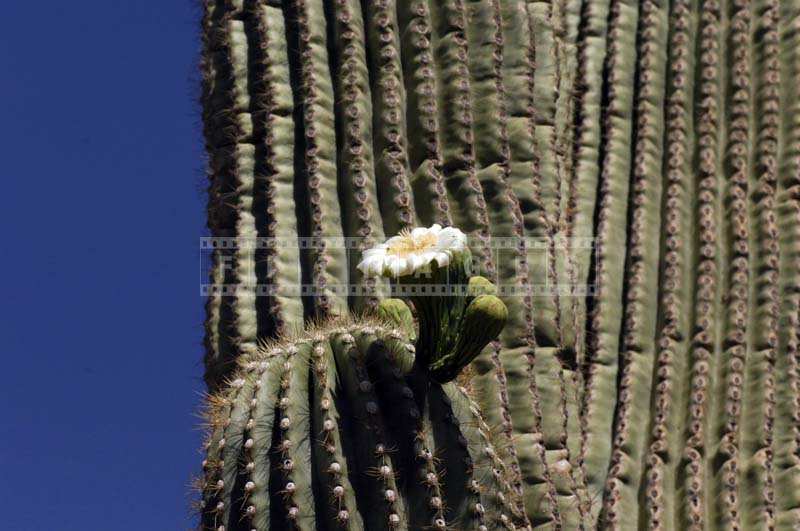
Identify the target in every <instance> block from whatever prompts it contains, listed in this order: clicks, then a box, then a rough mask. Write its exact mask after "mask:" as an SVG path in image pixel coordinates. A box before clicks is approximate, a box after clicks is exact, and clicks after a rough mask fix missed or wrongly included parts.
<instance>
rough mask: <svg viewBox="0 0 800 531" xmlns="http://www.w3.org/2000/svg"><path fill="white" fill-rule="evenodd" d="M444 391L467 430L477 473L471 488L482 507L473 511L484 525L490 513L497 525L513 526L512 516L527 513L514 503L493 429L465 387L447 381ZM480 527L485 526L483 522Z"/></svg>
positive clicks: (471, 482)
mask: <svg viewBox="0 0 800 531" xmlns="http://www.w3.org/2000/svg"><path fill="white" fill-rule="evenodd" d="M442 390H443V391H444V393H445V395H446V397H447V398H448V399H449V404H448V405H449V406H450V407H451V408H452V415H453V416H454V417H455V418H456V419H457V420H458V425H459V426H461V428H462V430H463V431H464V437H465V439H466V442H467V445H468V449H469V453H470V456H471V459H470V460H471V462H472V469H473V471H474V474H473V478H472V479H470V480H469V484H468V490H469V491H470V492H471V493H472V494H473V495H474V496H475V497H477V498H478V500H479V502H478V503H479V504H480V507H477V506H476V507H473V508H472V512H473V513H474V514H475V516H476V518H478V519H479V520H482V521H483V525H487V524H489V517H488V515H492V516H493V517H494V518H496V520H495V521H494V522H493V523H494V525H495V526H496V528H510V529H513V528H514V527H513V522H512V521H511V518H513V517H516V519H518V520H522V519H523V518H524V516H523V515H520V514H517V513H516V510H515V508H514V506H513V505H512V503H513V498H514V496H515V493H514V491H513V488H512V486H511V483H510V481H509V480H508V478H507V477H506V475H507V474H506V475H504V471H505V469H506V465H505V463H503V460H502V459H501V458H500V456H499V455H498V449H497V448H496V447H495V446H494V445H493V443H492V438H491V429H490V428H489V426H488V425H487V424H486V422H485V421H484V420H483V418H482V417H481V414H480V410H479V408H478V406H477V405H476V404H475V403H474V402H473V401H472V400H471V399H470V397H469V395H468V394H467V393H466V391H465V390H464V389H463V388H458V387H456V386H455V385H453V384H447V385H445V386H443V388H442ZM445 479H446V478H445ZM487 513H488V514H487ZM509 515H511V516H509ZM504 516H505V518H504ZM478 529H482V528H481V527H480V524H479V526H478Z"/></svg>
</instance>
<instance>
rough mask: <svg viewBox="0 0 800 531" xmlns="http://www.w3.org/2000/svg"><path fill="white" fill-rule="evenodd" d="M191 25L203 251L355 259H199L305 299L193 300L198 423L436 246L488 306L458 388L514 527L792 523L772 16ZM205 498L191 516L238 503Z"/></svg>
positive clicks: (263, 14) (785, 259)
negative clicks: (290, 346)
mask: <svg viewBox="0 0 800 531" xmlns="http://www.w3.org/2000/svg"><path fill="white" fill-rule="evenodd" d="M204 6H205V7H204V18H203V23H202V28H203V46H204V48H203V73H204V80H205V81H204V85H203V86H204V90H203V116H204V124H205V137H206V144H207V150H208V154H209V175H210V187H209V228H210V231H211V233H212V235H213V236H217V237H239V238H251V237H266V238H283V239H284V240H289V241H291V240H292V239H296V238H298V237H301V238H302V237H323V236H325V237H328V238H336V237H354V238H357V240H356V241H357V246H358V247H357V248H356V249H354V250H352V252H350V253H348V252H346V249H344V248H342V247H341V246H337V245H334V244H333V243H332V242H333V241H334V240H331V239H326V240H323V241H322V242H321V243H320V244H317V245H313V246H312V248H306V247H304V246H301V245H289V246H276V247H268V248H260V249H256V250H255V251H252V250H248V249H246V248H244V247H242V246H238V247H237V246H234V247H232V248H230V249H218V250H216V251H215V253H214V257H213V258H214V260H213V267H212V271H211V284H212V286H217V287H221V286H225V287H226V288H231V287H242V286H247V285H255V284H258V285H265V286H273V287H274V286H278V287H281V286H284V287H285V286H298V285H300V284H304V285H307V286H312V287H313V288H314V291H313V293H311V294H306V295H301V294H292V293H289V292H285V291H280V290H279V291H278V292H277V293H270V294H268V295H267V296H257V294H256V293H254V292H253V291H252V290H248V289H243V290H238V291H235V292H231V291H227V292H223V291H222V290H221V289H217V290H214V291H212V293H211V295H210V296H209V298H208V302H207V315H208V318H207V322H206V330H207V333H206V346H207V349H206V379H207V382H208V384H209V387H210V388H211V389H212V390H213V391H214V392H220V393H223V395H225V394H226V393H227V395H226V396H230V397H231V398H230V399H228V398H226V401H227V402H226V404H228V405H225V406H220V407H219V408H217V409H215V411H216V412H217V413H216V417H220V418H225V417H226V415H227V416H229V414H228V413H227V411H228V410H227V409H225V408H229V407H231V405H235V404H239V405H238V406H236V407H238V409H236V411H237V412H238V413H236V415H239V417H241V415H242V414H243V413H242V411H244V410H243V409H242V408H244V407H245V405H246V403H245V402H244V401H242V400H243V399H239V398H235V397H238V396H239V395H238V394H237V393H240V392H241V389H243V388H237V387H233V388H228V387H226V385H225V382H226V381H234V382H235V381H238V380H237V378H241V379H243V380H244V381H245V382H247V385H249V386H253V385H255V384H254V382H255V381H256V380H255V376H254V375H253V374H251V373H248V372H247V371H248V370H247V369H246V367H245V368H244V369H237V366H238V362H237V361H236V360H237V359H239V360H245V363H247V362H254V361H256V360H261V358H263V357H264V354H263V353H259V352H260V351H259V349H258V341H259V339H270V338H277V337H283V336H284V335H287V334H289V335H292V334H293V333H294V331H296V330H299V329H302V328H303V326H304V323H307V322H309V321H312V320H314V319H322V320H325V319H332V318H335V317H336V316H345V315H347V314H348V313H349V312H356V314H357V315H360V313H359V312H361V311H371V310H372V309H375V307H376V305H377V304H378V301H379V296H378V294H379V290H375V291H374V292H370V291H369V289H370V288H373V287H380V285H381V283H382V282H384V280H379V279H378V280H376V279H370V278H367V277H364V276H363V275H362V274H361V273H360V271H359V270H358V269H357V268H356V265H357V263H358V260H359V259H360V251H363V250H364V249H366V248H368V247H371V246H372V245H374V244H375V243H379V242H381V241H383V240H384V239H385V237H386V236H393V235H395V234H397V233H398V232H400V231H401V230H402V229H406V228H411V227H414V226H417V225H426V226H427V225H430V224H432V223H441V224H443V225H453V226H457V227H459V228H461V229H462V230H464V231H465V232H466V233H467V234H468V235H469V236H470V245H471V250H472V254H473V256H474V257H475V261H476V263H477V265H478V267H479V271H478V272H477V273H478V274H481V275H483V276H485V277H486V278H487V279H489V280H490V281H492V282H493V283H494V284H496V285H497V287H498V293H499V295H500V297H501V298H502V299H503V302H504V303H505V305H506V306H507V308H508V321H507V323H506V326H505V328H504V329H503V330H502V332H501V333H500V336H499V338H498V340H497V341H495V342H492V343H490V344H489V346H488V347H487V348H485V349H484V350H483V352H482V353H481V354H480V355H479V356H477V358H475V360H474V361H473V362H472V364H471V367H470V370H469V371H468V376H469V378H468V380H464V381H462V382H461V383H463V384H464V386H465V388H466V392H468V393H469V395H470V396H471V397H472V400H474V402H475V403H476V404H477V406H478V408H479V411H480V417H481V419H482V422H485V423H486V425H487V426H488V427H489V428H490V429H491V430H492V433H495V441H494V442H495V443H496V445H497V446H499V447H502V448H503V449H504V450H503V451H499V452H498V454H497V455H501V456H502V458H503V459H504V461H505V462H504V470H505V472H504V473H503V478H504V481H507V483H508V489H509V495H508V499H509V500H510V501H509V504H510V505H511V507H512V508H513V509H514V510H516V508H517V507H516V505H515V504H521V506H522V508H523V509H524V511H517V513H516V514H508V512H505V513H503V514H507V515H508V517H509V518H510V519H511V520H512V523H514V524H515V525H521V526H531V527H536V528H542V529H544V528H554V529H580V528H583V529H590V528H595V527H600V528H604V529H606V528H608V529H638V528H655V529H795V528H797V527H798V526H800V373H799V372H798V363H800V355H799V354H798V341H800V339H799V337H800V336H799V335H798V333H799V332H800V323H799V322H798V321H799V320H800V273H798V270H800V253H799V252H798V242H799V241H800V95H798V94H799V92H798V90H797V86H798V84H800V26H799V25H798V21H800V2H798V1H797V0H785V1H782V2H778V1H777V0H726V1H724V2H720V1H718V0H673V1H672V2H664V1H662V0H645V1H642V2H638V1H634V0H559V1H552V2H544V1H526V0H409V1H397V0H374V1H368V2H358V1H356V0H286V1H282V2H280V1H277V0H213V1H212V0H207V1H206V2H205V3H204ZM508 242H511V244H509V243H508ZM563 242H566V243H564V244H563V245H562V243H563ZM584 242H591V245H582V243H584ZM228 266H230V267H228ZM340 285H341V286H344V285H355V286H359V287H363V288H366V289H365V290H359V291H358V292H357V293H356V294H349V295H348V294H346V292H345V294H343V292H341V291H339V290H338V289H336V288H337V287H338V286H340ZM582 287H586V288H588V290H587V292H585V293H584V292H583V291H581V290H579V289H577V288H582ZM553 288H559V289H553ZM384 311H388V308H386V307H385V308H384ZM348 326H349V325H348ZM352 326H354V327H358V326H359V325H358V323H354V324H353V325H352ZM411 329H412V327H410V326H407V327H406V329H405V330H406V331H405V332H404V333H406V334H407V333H410V332H409V331H410V330H411ZM298 337H306V336H298ZM406 337H407V336H406ZM307 340H308V339H305V340H303V341H307ZM283 348H286V345H285V344H284V347H283ZM298 348H299V347H298ZM304 348H305V350H308V352H306V353H305V354H302V355H301V356H300V357H299V358H297V359H301V358H302V356H306V357H307V358H310V357H311V356H312V354H311V351H310V350H309V349H308V348H306V347H304ZM305 350H303V349H300V350H299V351H298V352H300V351H303V352H305ZM281 356H282V357H279V358H280V359H283V358H284V357H285V358H287V360H288V357H287V355H286V354H285V353H284V354H281ZM336 356H337V354H336V353H335V352H334V353H331V354H330V355H328V359H329V360H331V361H329V366H333V363H334V360H336V359H337V358H336ZM338 356H339V358H340V359H342V360H343V359H345V358H343V357H342V353H339V354H338ZM406 357H408V356H407V355H406ZM276 359H277V358H276ZM294 359H295V358H292V360H294ZM262 361H263V360H262ZM289 361H290V365H291V364H292V363H294V362H293V361H291V360H289ZM387 363H388V365H387V367H393V366H395V365H396V363H394V362H387ZM279 365H280V366H281V367H282V366H283V365H282V364H281V363H277V362H270V366H275V367H278V366H279ZM292 366H293V365H292ZM338 369H339V367H338V365H337V370H338ZM237 370H239V371H243V372H239V373H238V376H235V375H234V373H235V372H236V371H237ZM271 370H274V371H279V369H278V368H275V369H271ZM251 372H252V371H251ZM300 372H302V371H300ZM270 374H271V372H270ZM292 374H295V373H294V372H292ZM448 377H449V376H448ZM309 378H310V379H313V378H314V376H313V375H311V376H309ZM276 381H277V380H276ZM308 381H311V380H308ZM331 385H333V384H331ZM337 385H338V384H337ZM342 385H343V386H344V387H343V389H344V388H345V387H346V386H347V385H348V384H346V383H343V384H342ZM437 385H438V384H437ZM448 385H451V386H452V384H448ZM310 387H313V386H309V388H310ZM445 388H448V389H454V387H447V385H445V386H443V387H442V389H445ZM248 389H249V388H248ZM276 392H277V391H276ZM275 396H276V397H277V395H275ZM270 400H271V399H270ZM276 400H277V398H276ZM458 400H462V399H461V398H459V399H458ZM463 400H464V401H466V400H467V399H466V398H463ZM451 401H452V402H453V403H454V404H456V403H457V400H456V399H455V398H453V397H451ZM346 402H347V406H346V408H345V409H342V413H341V418H345V417H346V415H345V412H347V411H352V410H354V408H355V407H356V406H355V404H356V403H357V402H354V403H353V404H350V403H349V401H346ZM297 403H298V404H299V403H309V404H310V403H311V402H308V401H305V400H303V401H300V402H297ZM464 403H466V402H464ZM260 404H262V405H260V406H258V407H265V406H264V404H267V402H263V403H260ZM293 407H295V406H293ZM268 408H269V407H268V406H267V409H268ZM382 412H383V410H382ZM379 416H380V415H379ZM239 417H237V418H239ZM312 417H313V415H312ZM423 417H424V418H426V419H428V421H430V422H434V420H433V417H431V416H427V417H425V416H424V415H423ZM262 418H266V417H262ZM256 421H257V419H256ZM348 422H349V421H348ZM231 425H234V423H233V422H232V424H231ZM220 429H221V428H220ZM236 429H238V430H239V432H238V433H239V435H238V437H239V438H242V437H244V435H243V434H244V433H245V429H244V428H241V429H240V428H236ZM218 431H219V430H218ZM223 431H224V430H223ZM484 431H486V430H484ZM273 432H274V433H280V432H279V431H275V430H272V431H270V433H273ZM453 433H455V432H453ZM487 433H488V431H487ZM479 435H480V434H478V436H479ZM465 436H466V437H467V439H470V437H472V435H468V434H466V431H465ZM217 437H219V435H217ZM225 438H226V445H227V437H225ZM443 440H444V439H443ZM476 440H477V439H476ZM259 444H266V443H264V442H262V443H259ZM442 444H444V443H442ZM447 444H448V445H449V444H450V443H447ZM212 447H213V445H212ZM267 447H270V446H269V444H267ZM443 447H444V446H443ZM447 447H448V448H449V446H447ZM453 447H454V448H456V446H453ZM215 451H216V450H215ZM269 457H270V458H272V455H271V454H270V456H269ZM224 461H225V462H226V466H229V467H231V468H229V469H227V470H228V471H227V472H226V473H227V474H232V475H230V476H229V479H230V478H232V479H231V481H234V484H237V485H238V483H236V481H237V479H236V478H238V477H239V476H237V474H236V472H237V471H238V470H239V468H238V466H239V465H235V466H234V464H232V463H228V460H227V459H225V460H224ZM209 462H214V459H213V458H211V459H210V460H209ZM446 466H447V467H450V468H448V470H450V471H453V470H456V469H457V467H456V465H455V463H454V462H453V461H447V463H446ZM353 470H359V472H358V473H356V476H358V478H359V479H356V480H354V481H356V482H358V481H372V480H373V479H374V478H371V477H369V476H368V477H367V479H364V478H361V476H362V475H364V474H362V472H364V471H365V470H366V469H365V468H363V467H361V465H358V466H356V467H355V468H353ZM258 473H262V474H263V473H267V474H273V472H271V471H270V470H269V469H264V470H261V471H259V472H258ZM277 473H278V472H275V474H277ZM449 473H451V472H449ZM453 473H454V472H453ZM462 475H463V473H462ZM276 477H277V476H276ZM457 477H461V476H457ZM445 481H446V480H445ZM223 482H224V485H225V486H224V487H223V488H224V489H233V490H230V491H226V494H225V495H223V496H221V497H218V498H214V500H216V501H215V503H218V502H220V501H221V502H228V501H233V500H241V499H242V496H240V495H239V494H237V492H238V491H236V490H235V489H240V488H243V487H241V485H240V486H238V487H234V486H233V485H230V484H229V480H227V479H223ZM447 488H449V486H448V487H447ZM454 488H455V487H454ZM459 488H460V487H459ZM401 490H402V489H401ZM348 492H349V491H348ZM278 494H279V493H278V491H275V492H274V493H272V496H270V499H271V500H272V501H274V500H277V499H280V496H278ZM284 494H285V493H284ZM284 494H281V495H284ZM348 495H349V494H348ZM420 495H422V494H420ZM403 496H405V494H404V495H403ZM207 499H210V498H208V496H207ZM453 499H459V500H461V499H462V498H457V497H456V498H453ZM316 502H317V500H316V499H315V501H314V503H312V504H311V505H312V506H314V507H315V511H316V513H318V514H323V513H322V512H321V511H322V509H316V505H314V504H315V503H316ZM352 503H356V504H357V505H358V504H359V503H361V504H362V505H361V507H372V506H373V505H372V504H373V503H376V502H373V501H367V498H364V499H362V500H359V499H356V500H355V502H354V501H353V500H352V499H349V501H348V504H350V505H347V507H348V510H350V509H349V508H350V507H351V505H352ZM403 503H406V504H408V506H411V504H414V503H421V502H420V501H419V500H417V499H416V497H415V496H414V495H411V496H410V497H408V498H403ZM454 503H455V502H454ZM458 503H460V502H458ZM364 504H366V505H364ZM273 506H275V507H277V506H278V504H273V505H271V507H273ZM379 507H380V508H381V509H382V508H383V507H384V506H383V505H380V506H379ZM451 507H453V505H451ZM283 509H286V507H283ZM304 509H305V507H304ZM225 510H227V509H224V508H223V511H225ZM236 510H237V511H238V510H239V508H237V509H236ZM242 510H244V509H242ZM257 510H258V509H257ZM325 510H328V509H327V508H326V509H325ZM453 510H454V512H453V513H450V514H452V515H453V516H452V517H453V518H454V520H452V521H451V520H450V519H449V518H450V517H449V516H448V514H445V517H444V518H445V520H446V522H445V523H446V524H448V525H451V524H452V525H453V526H454V527H455V528H459V525H461V524H460V523H458V522H463V521H464V520H459V519H460V518H462V515H463V514H466V513H462V512H461V511H460V510H456V509H453ZM270 511H272V509H270ZM276 511H277V509H276ZM375 512H376V513H378V512H379V511H378V509H375ZM523 512H524V514H522V513H523ZM225 514H227V516H226V517H225V518H228V520H227V521H228V522H233V521H234V520H235V519H233V520H231V519H230V518H231V516H230V514H229V513H225ZM270 514H271V513H270ZM275 514H276V515H277V512H276V513H275ZM281 514H282V516H280V518H285V517H286V515H285V514H283V513H281ZM287 514H288V513H287ZM353 514H354V515H355V514H356V513H355V512H353ZM361 514H362V515H363V512H362V513H361ZM487 514H488V513H487ZM491 514H494V515H497V514H499V513H496V512H492V513H491ZM334 516H335V515H326V516H325V520H324V521H326V522H331V523H332V522H334V521H335V518H334ZM329 517H331V518H329ZM275 518H278V516H275ZM498 518H499V517H498ZM273 521H276V522H277V521H278V520H273ZM280 521H281V522H283V520H280ZM317 521H318V522H319V521H322V520H320V519H318V520H317ZM355 521H356V520H355V516H354V518H353V519H351V520H348V522H350V523H349V524H347V525H356V524H354V523H353V522H355ZM402 521H403V522H408V521H409V520H402ZM204 522H205V524H204V525H208V526H211V525H212V523H215V522H211V520H204ZM253 522H254V525H253V527H255V528H257V529H266V527H265V526H266V524H265V523H264V521H263V520H253ZM298 522H300V520H298ZM227 525H231V524H227ZM236 525H245V524H236ZM247 525H249V524H247ZM331 525H332V524H331ZM403 525H405V523H404V524H403ZM486 525H489V524H488V523H487V524H486ZM364 526H365V527H367V528H370V525H369V524H368V522H364ZM412 527H413V526H412Z"/></svg>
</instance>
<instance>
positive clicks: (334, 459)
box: [202, 296, 522, 531]
mask: <svg viewBox="0 0 800 531" xmlns="http://www.w3.org/2000/svg"><path fill="white" fill-rule="evenodd" d="M484 297H491V296H484ZM413 350H414V347H413V344H411V343H410V342H409V341H408V339H407V338H406V337H405V336H404V335H403V333H402V331H401V330H400V329H397V328H394V327H392V326H390V325H389V324H387V323H386V322H383V321H376V320H373V319H370V318H366V317H364V318H360V319H358V320H357V322H352V321H349V322H348V321H343V320H339V321H336V322H328V323H324V324H320V325H318V326H316V327H314V328H313V329H311V330H309V331H308V332H306V333H304V334H303V335H301V336H298V337H294V338H291V339H284V340H282V341H279V342H272V343H270V344H266V345H263V346H262V347H261V348H259V349H258V350H257V351H256V352H254V353H251V354H248V355H245V356H243V357H242V358H241V359H240V360H239V362H240V368H239V369H238V370H237V372H236V374H235V375H234V378H233V380H231V382H230V384H229V386H228V387H227V389H225V390H223V391H221V392H220V393H218V394H217V395H213V396H212V397H211V398H210V400H209V410H208V418H209V422H210V425H211V432H210V436H209V439H208V443H207V452H208V456H207V459H206V461H205V462H204V479H203V512H202V528H203V529H210V530H215V531H219V530H220V529H229V530H230V529H290V528H296V529H318V528H325V529H327V528H331V529H338V528H345V529H353V530H358V529H365V528H366V529H422V528H433V529H445V528H446V526H450V527H449V528H457V529H512V528H513V526H514V524H515V523H517V524H519V522H520V520H521V518H522V515H521V514H519V513H517V512H516V507H515V505H516V503H515V493H514V491H513V488H512V487H511V484H510V482H509V477H510V475H511V473H510V471H509V470H508V469H507V466H506V464H505V463H504V462H503V460H502V459H501V456H502V450H500V449H498V448H496V447H495V446H494V445H493V443H492V437H493V435H492V432H491V430H490V428H489V427H488V426H487V425H486V423H485V422H484V421H483V419H482V417H481V415H480V411H479V409H478V406H477V405H476V404H475V403H474V402H472V401H471V400H470V398H469V397H468V395H467V394H466V392H465V390H464V389H462V388H460V387H458V386H457V385H456V384H454V383H448V384H443V385H442V384H438V383H436V382H435V381H433V380H430V379H429V378H428V377H427V376H426V374H424V373H421V372H417V365H415V364H414V355H413Z"/></svg>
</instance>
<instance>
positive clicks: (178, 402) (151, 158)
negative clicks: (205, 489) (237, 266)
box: [0, 0, 205, 531]
mask: <svg viewBox="0 0 800 531" xmlns="http://www.w3.org/2000/svg"><path fill="white" fill-rule="evenodd" d="M198 4H199V1H193V0H168V1H163V2H144V1H133V0H127V1H126V0H113V1H109V0H81V1H78V2H55V1H53V0H44V1H39V2H25V1H18V2H7V3H6V4H4V6H3V8H4V9H3V21H4V24H3V31H2V32H0V72H2V73H1V74H0V76H2V79H0V124H2V125H0V135H2V138H0V145H2V148H0V182H2V186H3V192H2V194H1V195H0V197H2V199H0V201H2V207H0V221H1V222H2V228H3V232H2V237H3V242H2V245H3V253H2V260H0V275H1V277H0V278H2V279H4V284H3V286H2V299H0V300H2V304H0V313H2V315H0V337H1V338H2V349H1V350H0V353H2V360H3V364H2V374H3V377H2V385H0V419H2V420H0V422H2V428H0V471H2V472H0V500H2V506H3V507H4V509H5V510H4V514H3V518H2V521H3V523H2V524H0V527H2V528H3V529H4V530H9V531H33V530H48V531H66V530H82V531H92V530H104V531H123V530H137V531H138V530H142V529H148V530H155V531H160V530H182V529H189V528H191V527H192V525H193V521H192V519H191V517H190V511H189V496H190V494H189V493H190V491H189V487H188V484H189V481H190V478H191V475H192V474H193V473H195V472H196V471H197V470H198V468H199V465H198V464H199V461H200V460H201V457H200V456H199V453H198V447H199V444H200V439H201V433H200V431H199V430H198V429H197V426H198V420H197V418H196V417H195V416H194V415H195V413H196V412H197V410H198V407H199V394H200V393H201V392H202V390H203V385H202V381H201V375H202V367H201V363H200V360H201V356H202V317H203V315H202V299H201V298H200V294H199V282H200V275H199V251H198V238H199V236H200V235H201V231H202V230H203V226H204V212H203V205H204V202H205V199H204V195H203V188H204V177H203V157H202V138H201V131H200V118H199V110H198V106H197V104H196V101H197V97H196V96H197V93H198V88H197V74H196V68H195V65H196V57H197V51H198V46H199V44H198V35H197V33H198V32H197V25H198V23H197V21H198V18H199V15H200V12H199V7H198Z"/></svg>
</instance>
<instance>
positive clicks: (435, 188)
mask: <svg viewBox="0 0 800 531" xmlns="http://www.w3.org/2000/svg"><path fill="white" fill-rule="evenodd" d="M396 7H397V17H398V31H399V35H400V48H401V53H400V56H401V59H402V63H403V80H404V81H405V91H406V97H407V104H406V116H405V120H406V128H407V130H408V131H415V132H416V133H415V134H410V135H408V137H407V141H408V146H407V147H408V158H409V167H410V171H411V175H412V176H411V186H412V189H413V194H414V201H415V206H416V211H417V214H418V216H419V219H420V222H421V223H422V224H423V225H426V226H427V225H431V224H433V223H439V224H441V225H445V226H448V225H452V224H453V220H452V217H451V215H450V205H449V203H448V199H447V189H446V187H445V183H444V175H443V173H442V152H441V146H440V140H439V135H440V132H439V108H438V102H437V101H436V95H437V94H438V92H439V89H438V87H437V79H436V72H435V61H434V57H433V51H432V48H433V47H432V41H431V31H432V29H433V28H432V26H431V17H430V10H429V9H428V4H427V2H426V0H416V1H414V2H406V1H401V2H399V3H397V6H396Z"/></svg>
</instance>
